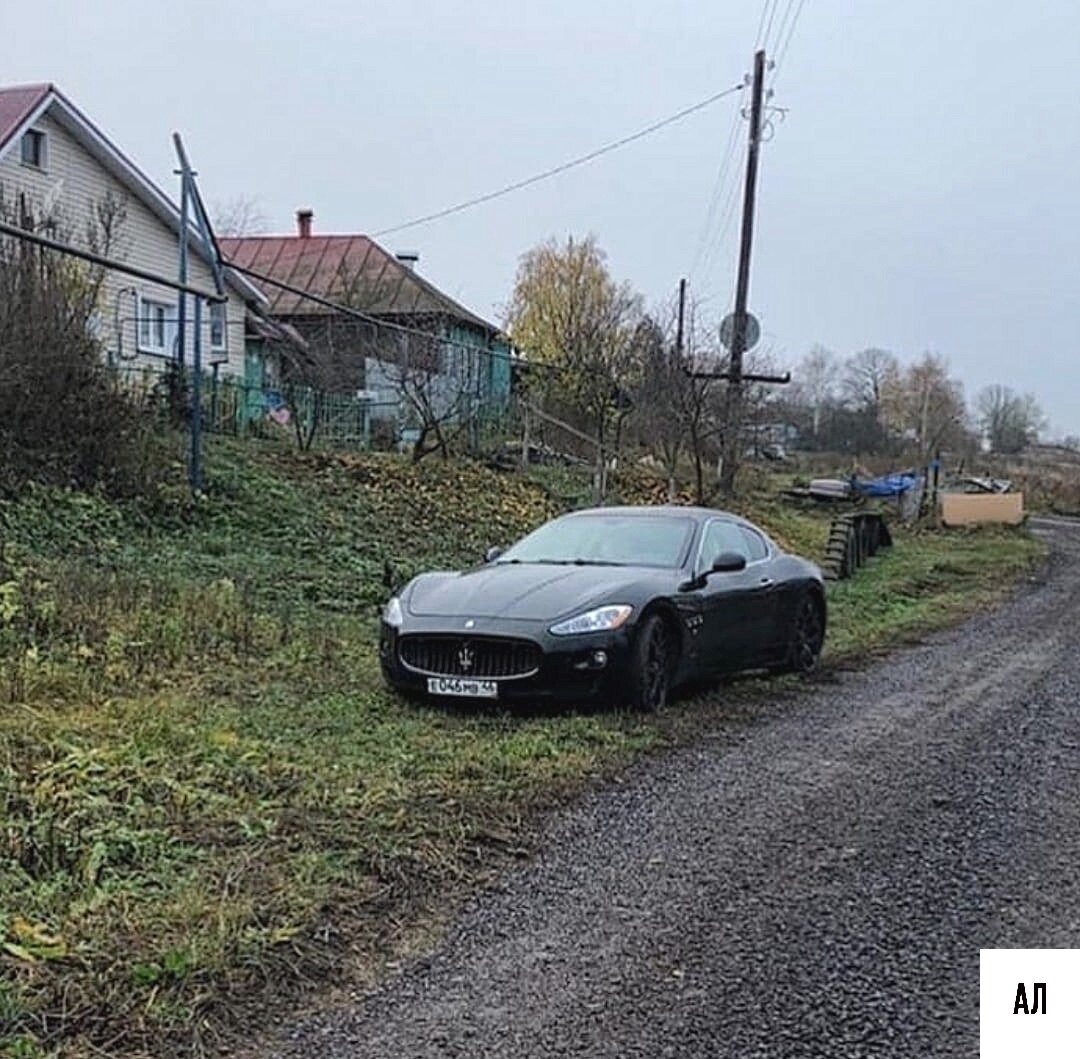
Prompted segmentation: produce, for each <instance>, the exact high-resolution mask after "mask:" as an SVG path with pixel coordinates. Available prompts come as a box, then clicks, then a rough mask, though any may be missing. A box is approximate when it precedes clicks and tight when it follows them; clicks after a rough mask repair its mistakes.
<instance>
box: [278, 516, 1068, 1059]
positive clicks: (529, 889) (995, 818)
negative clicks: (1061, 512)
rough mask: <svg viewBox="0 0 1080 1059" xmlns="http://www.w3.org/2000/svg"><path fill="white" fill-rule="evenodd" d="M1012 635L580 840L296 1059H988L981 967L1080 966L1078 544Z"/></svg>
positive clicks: (1047, 577) (952, 658)
mask: <svg viewBox="0 0 1080 1059" xmlns="http://www.w3.org/2000/svg"><path fill="white" fill-rule="evenodd" d="M1036 531H1037V532H1039V533H1040V534H1043V535H1045V536H1046V537H1047V538H1048V539H1049V540H1050V541H1051V542H1052V545H1053V553H1052V557H1051V560H1050V563H1049V565H1048V567H1047V569H1046V572H1045V574H1044V575H1042V576H1041V577H1040V579H1039V583H1037V584H1034V585H1032V586H1030V587H1028V588H1027V589H1025V590H1024V591H1022V592H1021V594H1020V595H1019V596H1018V597H1017V598H1016V599H1014V600H1012V601H1011V602H1009V603H1008V604H1006V605H1005V606H1004V607H1002V608H1001V609H1000V610H998V611H995V612H993V613H990V614H986V615H983V616H981V617H978V618H976V619H975V620H973V621H971V622H969V623H967V624H966V625H964V626H963V627H961V628H959V629H957V630H954V631H952V632H949V633H946V634H942V635H938V636H935V637H933V638H932V639H931V640H929V641H927V642H926V643H925V644H923V645H921V646H919V647H916V648H912V649H908V650H905V651H903V652H901V653H899V654H897V655H894V656H893V657H892V658H890V659H888V660H887V661H884V662H881V663H879V664H875V665H874V666H872V667H870V668H868V669H865V670H862V671H860V672H856V673H844V674H840V675H839V677H838V679H837V680H836V681H834V682H829V683H823V684H821V685H819V686H816V687H810V688H808V689H807V690H806V692H805V693H803V694H800V695H799V696H798V697H796V698H795V699H793V700H792V701H791V702H790V703H789V704H786V705H785V708H784V709H783V710H782V711H779V710H773V711H763V713H762V714H761V715H760V716H759V717H758V719H757V720H756V721H754V722H753V723H751V724H749V725H748V726H746V727H745V728H742V729H740V730H739V731H738V732H737V733H735V734H734V735H732V733H731V732H730V731H729V730H725V731H723V732H722V733H721V732H720V731H719V729H720V727H721V725H722V723H723V722H722V721H719V720H718V732H717V734H716V736H714V737H713V736H710V735H709V734H706V735H705V736H704V737H703V738H702V740H701V741H700V742H699V743H698V744H697V745H696V746H695V747H693V748H690V749H686V750H683V751H679V752H677V753H674V754H671V755H668V756H665V757H662V758H658V759H654V760H651V761H648V762H645V763H643V764H641V765H640V766H638V767H636V768H634V769H633V770H631V771H630V772H629V773H628V774H627V775H626V777H625V779H624V782H622V783H620V784H617V785H613V786H612V787H610V788H607V789H605V790H603V791H600V792H597V793H595V794H592V795H590V796H589V797H587V798H586V799H585V800H583V801H582V802H581V803H579V804H578V805H577V806H576V807H575V808H574V809H573V810H571V811H569V812H567V813H564V814H562V815H561V816H559V817H558V818H557V819H556V820H554V821H553V822H552V823H551V825H550V827H549V829H548V831H547V833H546V835H545V837H544V840H543V843H542V848H541V852H540V854H539V856H538V857H537V858H536V859H535V860H534V861H533V862H532V863H530V864H529V865H527V866H524V867H522V868H520V869H518V870H516V871H513V872H511V873H510V874H508V875H507V876H506V877H505V878H504V879H503V882H502V884H501V885H500V886H499V887H498V888H497V889H495V890H491V891H488V892H487V893H485V894H483V895H481V896H480V897H479V898H477V899H476V900H475V901H474V902H473V903H472V904H471V905H470V907H469V908H468V910H467V911H466V913H465V914H464V915H463V916H462V917H461V918H460V919H459V921H458V922H457V924H456V925H455V927H454V928H453V930H452V931H451V934H450V936H449V937H448V938H447V940H446V941H445V943H444V944H443V945H442V946H441V947H440V948H439V950H438V951H437V952H436V953H434V954H433V955H431V956H430V957H428V958H426V959H425V960H423V961H420V962H418V963H415V964H413V965H412V966H410V967H408V968H407V969H406V970H405V971H404V972H403V973H402V974H400V975H399V976H398V977H396V978H395V979H393V980H391V981H389V982H387V983H386V984H385V986H384V987H383V988H382V989H381V990H379V991H377V992H375V993H373V994H372V995H371V996H369V997H368V998H366V999H365V1000H364V1001H363V1002H362V1003H361V1004H360V1006H359V1007H358V1008H357V1009H356V1010H355V1011H353V1012H350V1013H347V1014H333V1015H326V1016H321V1017H317V1018H311V1019H308V1020H307V1021H305V1022H303V1023H301V1024H298V1025H295V1026H293V1027H291V1028H290V1029H289V1030H288V1031H287V1032H286V1033H285V1034H283V1035H282V1036H281V1037H280V1038H279V1040H278V1043H277V1046H276V1048H275V1049H272V1050H271V1051H270V1052H269V1053H268V1054H273V1055H279V1056H301V1055H302V1056H312V1055H319V1056H328V1057H345V1056H356V1057H360V1056H365V1057H366V1056H372V1057H379V1059H394V1057H397V1056H402V1057H404V1056H408V1057H417V1056H469V1057H471V1059H473V1057H481V1056H513V1057H515V1059H526V1057H530V1056H549V1055H550V1056H556V1055H579V1056H620V1057H622V1056H648V1057H650V1059H653V1057H664V1056H702V1057H704V1056H710V1057H713V1056H732V1057H739V1059H746V1057H750V1056H770V1057H788V1056H807V1057H809V1056H836V1057H854V1056H897V1057H905V1059H907V1057H911V1056H920V1057H926V1056H950V1057H953V1056H969V1055H970V1056H974V1055H977V1054H978V1043H977V1042H978V1010H977V1004H978V960H979V949H980V947H1003V946H1004V947H1017V946H1032V947H1040V946H1072V947H1080V709H1078V706H1080V652H1078V647H1080V525H1077V526H1071V525H1069V524H1064V523H1052V522H1044V523H1040V524H1038V525H1037V530H1036Z"/></svg>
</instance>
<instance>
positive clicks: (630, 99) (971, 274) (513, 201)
mask: <svg viewBox="0 0 1080 1059" xmlns="http://www.w3.org/2000/svg"><path fill="white" fill-rule="evenodd" d="M763 2H764V0H720V2H717V0H669V2H667V3H664V4H659V3H657V2H656V0H544V2H542V3H537V2H536V0H528V2H526V0H498V2H494V0H487V2H484V3H481V2H478V0H471V2H470V0H428V2H426V3H419V2H409V0H364V2H361V3H357V2H356V0H318V2H317V3H307V4H296V3H284V2H281V0H259V2H257V3H255V2H248V0H225V2H222V0H218V2H214V3H211V2H209V0H195V2H188V3H179V4H178V3H172V4H164V3H155V2H151V3H148V2H146V0H142V2H135V0H126V2H125V0H97V2H95V3H84V2H81V0H80V2H75V0H68V2H60V0H38V2H37V3H34V4H19V5H8V7H9V8H10V9H9V10H7V11H5V14H4V32H3V34H2V37H0V71H2V74H0V76H2V78H3V81H4V82H5V83H9V84H10V83H17V82H24V81H32V80H51V81H55V82H56V83H57V84H58V85H59V86H60V87H61V88H62V89H63V90H64V91H65V92H67V94H68V95H69V96H70V97H71V98H72V99H73V100H74V101H75V102H76V103H77V104H78V105H79V106H81V107H82V108H83V109H84V110H85V111H86V112H87V113H88V114H89V115H90V117H91V118H92V119H93V120H95V121H96V122H97V123H98V124H99V125H100V126H101V127H102V128H103V129H104V130H105V131H106V132H108V133H109V134H110V135H111V136H112V137H113V138H114V139H115V141H116V142H117V144H118V145H119V146H120V147H121V149H122V150H124V151H125V152H127V153H128V154H129V155H131V156H132V157H134V159H135V160H136V161H137V162H138V163H139V164H140V165H141V166H142V167H143V168H144V169H145V170H146V171H147V172H148V173H149V174H150V175H151V176H153V177H154V178H155V179H157V180H158V181H159V182H160V183H162V184H163V185H164V186H166V187H167V188H169V189H170V190H172V183H171V182H172V181H173V177H172V176H171V172H172V169H173V167H174V163H173V158H172V156H171V144H170V141H169V134H170V133H171V131H172V130H173V129H179V130H180V131H181V132H182V133H183V134H184V135H185V139H186V141H187V144H188V148H189V151H190V152H191V154H192V156H193V159H194V161H195V163H196V165H197V168H198V169H199V172H200V174H201V175H200V182H201V185H202V187H203V191H204V194H205V196H206V197H207V199H209V200H211V201H213V200H220V199H226V198H229V197H231V196H235V195H241V194H243V195H251V196H254V197H256V198H257V199H258V200H259V203H260V205H261V206H262V209H263V211H264V212H265V213H266V214H267V216H268V217H269V218H270V222H271V230H272V231H291V230H292V224H293V220H292V215H293V211H294V210H295V208H296V207H298V206H310V207H312V208H313V209H314V211H315V229H316V231H322V232H329V231H342V232H354V231H359V232H373V231H376V230H378V229H381V228H384V227H388V226H390V225H393V224H396V223H398V222H401V221H405V220H408V219H410V218H412V217H414V216H416V215H419V214H424V213H427V212H431V211H433V210H436V209H439V208H440V207H443V206H448V205H451V204H453V203H455V202H457V201H459V200H461V199H464V198H469V197H471V196H472V195H475V194H479V193H483V192H486V191H489V190H492V189H494V188H496V187H499V186H500V185H502V184H505V183H509V182H511V181H514V180H517V179H520V178H522V177H526V176H529V175H530V174H532V173H533V172H535V171H537V170H541V169H544V168H547V167H549V166H552V165H555V164H557V163H559V162H562V161H564V160H565V159H567V158H570V157H572V156H574V155H576V154H579V153H584V152H585V151H588V150H591V149H592V148H594V147H597V146H599V145H600V144H602V143H604V142H606V141H608V140H611V139H616V138H618V137H620V136H622V135H625V134H626V133H629V132H633V131H634V130H635V129H637V128H639V127H641V126H643V125H646V124H648V123H649V122H651V121H653V120H655V119H657V118H661V117H663V116H665V115H666V114H669V113H671V112H673V111H676V110H678V109H680V108H682V107H684V106H686V105H689V104H691V103H693V102H695V101H697V100H699V99H701V98H704V97H705V96H708V95H710V94H711V93H713V92H715V91H717V90H719V89H720V88H723V87H725V86H726V85H729V84H732V83H735V82H737V81H739V80H740V79H741V78H742V76H743V74H744V72H746V71H747V70H748V69H749V67H750V61H751V52H752V49H753V44H754V36H755V32H756V30H757V27H758V20H759V17H760V15H761V12H762V7H763ZM786 8H787V0H780V3H779V12H780V13H779V15H777V21H776V24H774V30H773V37H774V38H775V37H776V36H777V34H776V29H777V27H778V24H779V20H780V18H781V17H782V16H783V14H784V11H785V9H786ZM771 43H772V42H770V44H771ZM1078 59H1080V4H1078V3H1077V2H1076V0H1027V2H1026V3H1016V2H1014V0H1010V2H1008V3H1006V2H1004V0H902V2H897V0H805V5H804V9H803V11H802V14H801V17H800V19H799V21H798V23H797V25H796V28H795V33H794V36H793V38H792V41H791V45H790V50H789V51H788V53H787V56H786V58H785V60H784V62H783V64H782V66H781V68H780V70H779V72H778V77H777V82H776V95H775V98H774V100H773V102H774V103H775V104H777V105H778V106H782V107H787V108H790V109H789V113H788V115H787V119H786V120H785V121H784V122H783V123H782V124H778V125H777V127H776V131H775V137H774V138H773V140H772V141H771V142H770V143H769V144H768V145H767V147H766V148H765V149H764V153H763V160H762V179H761V189H760V199H759V202H760V213H759V222H758V229H757V240H756V246H755V255H754V266H755V267H754V274H753V281H752V285H751V299H750V300H751V307H752V308H753V310H754V311H755V312H757V313H758V315H759V316H760V317H761V318H762V322H763V325H764V330H765V333H766V340H767V341H769V342H771V343H772V345H773V346H774V347H775V349H776V350H777V351H778V353H779V358H780V360H781V361H782V362H783V363H785V364H791V363H793V362H795V361H796V360H797V359H798V358H799V357H800V356H801V355H802V354H803V353H804V352H805V351H806V350H807V349H808V348H809V347H810V346H811V345H812V344H814V343H816V342H821V343H823V344H825V345H827V346H829V347H830V348H832V349H834V350H836V351H837V352H839V353H842V354H847V353H851V352H853V351H855V350H857V349H860V348H862V347H864V346H867V345H879V346H884V347H886V348H890V349H893V350H895V351H896V352H898V353H899V354H900V355H901V356H902V357H905V358H911V357H915V356H917V355H918V354H920V353H921V352H922V351H924V350H926V349H933V350H935V351H938V352H940V353H942V354H944V355H945V356H946V357H948V359H949V361H950V363H951V365H952V367H953V370H954V372H955V373H957V374H958V375H959V376H960V377H961V378H962V379H963V380H964V383H965V385H966V387H967V391H968V394H969V397H970V396H971V395H972V394H973V393H974V391H975V390H976V389H977V388H978V387H979V386H982V385H984V384H986V383H989V382H1003V383H1006V384H1008V385H1011V386H1013V387H1014V388H1016V389H1020V390H1027V389H1030V390H1033V391H1034V392H1035V393H1036V395H1037V396H1038V398H1039V400H1040V401H1041V402H1042V404H1043V406H1044V407H1045V409H1046V410H1047V412H1048V413H1049V415H1050V418H1051V421H1052V426H1053V429H1054V430H1055V431H1058V432H1073V433H1080V400H1078V395H1077V391H1078V388H1080V358H1078V357H1077V352H1078V349H1077V346H1078V342H1077V315H1078V313H1077V305H1078V301H1080V299H1078V291H1080V245H1078V244H1080V195H1078V193H1077V190H1076V185H1077V174H1078V173H1080V73H1078V67H1077V60H1078ZM735 99H737V97H733V98H732V99H726V100H722V101H720V102H719V103H717V104H715V105H714V106H713V107H711V108H709V109H707V110H705V111H703V112H701V113H698V114H696V115H693V116H691V117H690V118H688V119H686V121H684V122H682V123H680V124H677V125H675V126H672V127H669V128H667V129H664V130H662V131H661V132H659V133H657V134H656V135H654V136H652V137H650V138H648V139H645V140H643V141H641V142H638V143H636V144H633V145H631V146H629V147H626V148H624V149H622V150H620V151H617V152H614V153H612V154H610V155H608V156H606V157H604V158H602V159H600V160H598V161H596V162H594V163H592V164H591V165H589V166H587V167H584V168H581V169H578V170H576V171H574V172H571V173H569V174H566V175H564V176H561V177H557V178H555V179H553V180H551V181H549V182H547V183H544V184H540V185H538V186H536V187H533V188H530V189H527V190H525V191H522V192H519V193H517V194H514V195H511V196H509V197H507V198H504V199H502V200H499V201H497V202H494V203H491V204H488V205H484V206H480V207H478V208H476V209H474V210H470V211H468V212H466V213H463V214H461V215H459V216H456V217H453V218H450V219H448V220H443V221H439V222H436V223H433V224H431V225H429V226H426V227H422V228H417V229H414V230H412V231H409V232H403V233H400V234H399V235H395V236H388V237H387V238H386V239H385V240H384V242H385V243H386V245H387V247H388V248H389V249H391V250H399V249H416V250H419V251H420V253H421V263H420V264H421V270H422V271H423V272H424V273H425V274H426V275H428V276H429V277H430V278H431V279H433V280H434V281H435V282H437V283H438V284H440V285H441V286H442V287H444V288H445V289H446V290H447V291H448V292H449V293H451V294H453V295H455V296H457V297H459V298H460V299H462V300H463V301H465V302H466V303H467V304H468V305H470V306H471V307H473V308H474V309H476V310H477V311H479V312H481V313H484V314H485V315H489V316H492V317H496V316H498V314H499V312H500V308H501V306H502V305H503V304H504V303H505V302H506V300H507V298H508V295H509V291H510V288H511V285H512V282H513V277H514V271H515V268H516V266H517V259H518V256H519V255H520V254H521V253H522V252H523V251H524V250H526V249H527V248H528V247H530V246H531V245H533V244H535V243H536V242H538V241H540V240H542V239H544V238H546V237H548V236H550V235H556V236H560V237H562V236H565V235H567V234H570V233H574V234H585V233H587V232H590V231H591V232H594V233H595V234H596V235H597V237H598V239H599V240H600V243H601V245H602V246H603V247H604V248H605V249H606V250H607V251H608V253H609V255H610V264H611V267H612V270H613V272H614V273H615V274H616V275H617V276H618V277H619V278H623V279H627V280H630V281H631V282H632V283H633V284H634V285H635V286H636V287H637V288H638V289H639V290H641V291H642V292H643V293H644V294H645V295H646V296H647V297H648V298H649V299H650V301H653V302H656V301H659V300H660V299H662V298H665V297H667V296H669V294H670V292H671V291H672V290H673V289H674V287H675V284H676V283H677V280H678V278H679V276H680V275H684V274H686V273H687V272H688V270H689V269H690V268H691V265H692V264H694V262H695V258H698V261H697V267H696V269H695V270H694V272H693V274H692V278H691V283H692V290H693V292H694V294H695V295H696V296H697V297H699V298H701V299H703V300H705V302H706V308H707V309H708V310H709V311H711V312H714V313H715V314H716V315H719V314H720V313H722V311H723V310H724V308H725V307H726V306H727V304H728V303H729V302H730V300H731V287H732V285H733V272H734V267H733V266H734V260H735V253H736V244H737V237H738V233H737V227H738V226H737V224H736V223H731V224H729V225H728V227H727V231H726V234H725V235H724V237H723V239H722V240H720V239H719V235H720V232H719V229H720V227H721V226H720V224H719V223H718V222H719V220H720V219H721V218H718V217H715V216H714V224H713V225H712V226H711V228H707V227H706V226H705V221H706V216H707V212H708V205H709V202H710V197H711V196H712V193H713V189H714V187H715V185H716V176H717V169H718V166H719V163H720V160H721V157H722V155H723V153H724V147H725V144H726V142H727V139H728V136H729V130H730V129H731V126H732V121H733V116H734V113H735V106H736V104H735ZM744 135H745V133H744V131H743V130H742V129H741V128H740V130H739V136H740V144H739V147H740V150H739V153H738V155H737V159H736V161H737V166H736V170H735V171H733V173H732V178H731V179H732V180H733V179H734V177H736V176H740V177H741V171H742V163H743V157H744V154H743V149H742V148H743V142H742V139H741V138H742V137H744ZM722 205H723V198H722V199H721V207H722ZM716 213H722V209H721V210H716V211H714V214H716ZM703 231H704V239H703ZM699 245H703V246H704V249H705V252H704V253H701V254H698V253H697V251H698V248H699Z"/></svg>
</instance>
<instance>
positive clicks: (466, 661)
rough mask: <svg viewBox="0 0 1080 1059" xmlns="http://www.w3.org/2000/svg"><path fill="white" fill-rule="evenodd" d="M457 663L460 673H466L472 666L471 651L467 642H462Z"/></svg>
mask: <svg viewBox="0 0 1080 1059" xmlns="http://www.w3.org/2000/svg"><path fill="white" fill-rule="evenodd" d="M457 660H458V665H459V666H460V667H461V671H462V673H468V672H469V670H470V669H472V667H473V653H472V651H471V650H470V648H469V645H468V644H462V647H461V650H460V651H458V656H457Z"/></svg>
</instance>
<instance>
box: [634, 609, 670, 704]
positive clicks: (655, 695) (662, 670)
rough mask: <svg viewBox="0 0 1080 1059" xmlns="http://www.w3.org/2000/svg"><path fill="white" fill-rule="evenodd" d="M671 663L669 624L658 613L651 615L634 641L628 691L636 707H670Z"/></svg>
mask: <svg viewBox="0 0 1080 1059" xmlns="http://www.w3.org/2000/svg"><path fill="white" fill-rule="evenodd" d="M672 661H673V656H672V643H671V634H670V632H669V631H668V627H667V624H666V623H665V621H664V619H663V618H661V617H660V616H659V615H658V614H651V615H649V617H647V618H646V619H645V621H644V622H643V623H642V625H641V628H640V629H639V630H638V633H637V636H636V637H635V639H634V665H633V667H632V672H631V674H630V688H629V692H630V701H631V704H632V705H633V706H634V707H635V708H637V709H639V710H646V711H648V712H656V711H657V710H661V709H663V708H664V707H665V706H666V705H667V701H668V693H669V691H670V685H671V670H672Z"/></svg>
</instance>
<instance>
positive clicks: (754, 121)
mask: <svg viewBox="0 0 1080 1059" xmlns="http://www.w3.org/2000/svg"><path fill="white" fill-rule="evenodd" d="M764 82H765V50H764V49H759V50H758V51H757V52H756V53H755V55H754V81H753V86H752V88H751V96H750V142H749V146H748V148H747V157H746V186H745V188H744V190H743V214H742V239H741V241H740V244H739V275H738V279H737V280H736V283H735V326H734V327H733V328H732V337H731V365H730V368H729V369H728V391H727V407H726V415H725V422H724V443H723V448H722V453H723V462H722V464H721V468H720V489H721V491H722V492H723V494H724V495H725V496H731V495H732V494H733V493H734V491H735V471H736V469H737V467H738V463H739V455H740V453H739V444H740V441H741V438H742V414H743V408H742V403H743V402H742V396H743V394H742V390H743V370H742V359H743V354H744V353H745V352H746V301H747V297H748V295H749V293H750V251H751V248H752V247H753V243H754V202H755V198H756V195H757V171H758V149H759V147H760V146H761V107H762V102H763V100H764V95H765V86H764Z"/></svg>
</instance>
